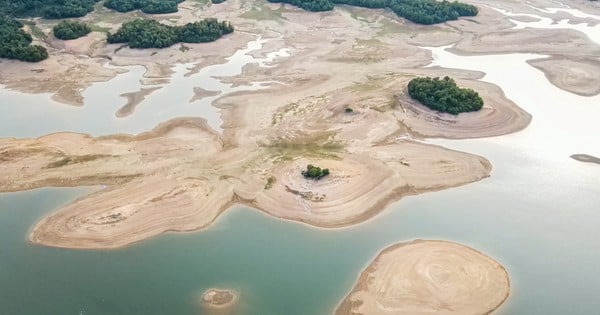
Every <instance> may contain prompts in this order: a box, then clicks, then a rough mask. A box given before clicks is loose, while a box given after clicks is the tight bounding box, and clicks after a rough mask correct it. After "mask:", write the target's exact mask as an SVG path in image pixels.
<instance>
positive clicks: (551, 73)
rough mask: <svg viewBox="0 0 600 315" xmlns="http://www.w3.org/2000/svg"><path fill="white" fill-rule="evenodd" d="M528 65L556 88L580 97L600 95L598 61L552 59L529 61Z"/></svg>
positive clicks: (565, 58)
mask: <svg viewBox="0 0 600 315" xmlns="http://www.w3.org/2000/svg"><path fill="white" fill-rule="evenodd" d="M528 63H529V64H530V65H532V66H534V67H536V68H538V69H540V70H542V71H543V72H544V74H545V75H546V78H548V80H549V81H550V82H552V84H554V85H556V86H557V87H559V88H561V89H563V90H565V91H568V92H571V93H575V94H578V95H581V96H594V95H598V94H599V93H600V84H598V82H600V60H598V59H593V58H580V59H573V58H568V57H560V56H556V57H552V58H546V59H537V60H529V61H528Z"/></svg>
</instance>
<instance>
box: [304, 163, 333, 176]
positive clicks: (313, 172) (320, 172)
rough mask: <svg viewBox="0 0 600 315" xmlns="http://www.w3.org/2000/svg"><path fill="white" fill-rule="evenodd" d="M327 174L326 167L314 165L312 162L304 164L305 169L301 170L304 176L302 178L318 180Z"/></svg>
mask: <svg viewBox="0 0 600 315" xmlns="http://www.w3.org/2000/svg"><path fill="white" fill-rule="evenodd" d="M327 175H329V169H328V168H324V169H321V168H320V167H318V166H314V165H312V164H308V165H307V166H306V170H304V171H302V176H304V178H310V179H315V180H319V179H321V178H323V177H325V176H327Z"/></svg>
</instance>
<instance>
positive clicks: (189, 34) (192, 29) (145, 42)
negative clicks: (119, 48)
mask: <svg viewBox="0 0 600 315" xmlns="http://www.w3.org/2000/svg"><path fill="white" fill-rule="evenodd" d="M231 32H233V26H232V25H231V24H230V23H229V22H225V21H223V22H219V21H218V20H217V19H212V18H210V19H205V20H201V21H198V22H194V23H187V24H186V25H183V26H169V25H165V24H161V23H159V22H157V21H155V20H150V19H136V20H133V21H129V22H125V23H123V25H121V27H120V28H119V30H117V32H115V33H114V34H108V36H107V41H108V43H111V44H112V43H127V44H128V45H129V47H131V48H165V47H169V46H171V45H173V44H176V43H181V42H183V43H204V42H211V41H215V40H217V39H219V38H220V37H221V36H223V35H225V34H229V33H231Z"/></svg>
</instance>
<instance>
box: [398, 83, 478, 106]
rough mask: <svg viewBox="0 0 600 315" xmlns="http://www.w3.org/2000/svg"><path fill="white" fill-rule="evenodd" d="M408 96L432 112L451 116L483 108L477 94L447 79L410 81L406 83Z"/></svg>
mask: <svg viewBox="0 0 600 315" xmlns="http://www.w3.org/2000/svg"><path fill="white" fill-rule="evenodd" d="M408 94H409V95H410V97H412V98H413V99H415V100H417V101H419V102H420V103H421V104H423V105H425V106H427V107H429V108H431V109H433V110H436V111H439V112H444V113H450V114H453V115H458V114H459V113H464V112H474V111H478V110H480V109H481V108H482V107H483V100H482V99H481V97H480V96H479V94H478V93H477V92H475V91H473V90H472V89H466V88H460V87H458V86H457V85H456V82H454V79H452V78H449V77H444V78H443V79H440V78H430V77H424V78H415V79H412V80H410V82H409V83H408Z"/></svg>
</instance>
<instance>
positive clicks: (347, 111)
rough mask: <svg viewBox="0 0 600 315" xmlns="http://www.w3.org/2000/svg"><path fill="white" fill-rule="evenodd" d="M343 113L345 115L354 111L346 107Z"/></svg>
mask: <svg viewBox="0 0 600 315" xmlns="http://www.w3.org/2000/svg"><path fill="white" fill-rule="evenodd" d="M344 111H345V112H346V113H348V114H351V113H353V112H354V110H353V109H352V108H350V107H346V109H344Z"/></svg>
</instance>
